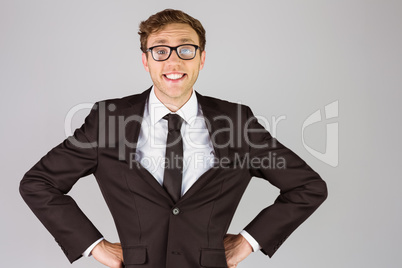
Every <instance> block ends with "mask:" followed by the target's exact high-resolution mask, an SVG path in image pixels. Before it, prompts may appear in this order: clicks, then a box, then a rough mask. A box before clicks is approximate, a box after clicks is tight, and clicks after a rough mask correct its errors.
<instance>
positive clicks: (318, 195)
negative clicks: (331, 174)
mask: <svg viewBox="0 0 402 268" xmlns="http://www.w3.org/2000/svg"><path fill="white" fill-rule="evenodd" d="M310 192H311V193H312V195H313V196H314V198H313V200H314V202H313V203H314V204H313V205H314V206H315V207H319V206H320V205H321V204H322V203H323V202H324V201H325V200H326V199H327V197H328V188H327V184H326V183H325V181H323V180H320V181H317V182H315V183H314V184H313V185H311V189H310Z"/></svg>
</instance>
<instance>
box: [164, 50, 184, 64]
mask: <svg viewBox="0 0 402 268" xmlns="http://www.w3.org/2000/svg"><path fill="white" fill-rule="evenodd" d="M177 53H178V52H177V50H175V51H172V54H170V57H169V58H168V59H167V61H171V62H179V61H181V59H180V58H179V55H178V54H177Z"/></svg>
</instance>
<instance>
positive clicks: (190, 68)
mask: <svg viewBox="0 0 402 268" xmlns="http://www.w3.org/2000/svg"><path fill="white" fill-rule="evenodd" d="M182 44H194V45H199V39H198V35H197V33H196V32H195V31H194V29H193V28H191V26H189V25H187V24H182V23H174V24H168V25H166V26H165V27H164V28H162V29H161V30H159V31H158V32H156V33H153V34H150V35H149V37H148V41H147V48H150V47H153V46H157V45H167V46H171V47H175V46H179V45H182ZM200 53H201V52H200V50H197V53H196V56H195V58H194V59H192V60H182V59H180V58H179V57H178V56H177V53H176V52H175V51H172V54H171V55H170V57H169V58H168V59H167V60H165V61H155V60H154V59H153V58H152V55H151V52H147V54H148V55H147V54H146V53H143V54H142V63H143V64H144V68H145V70H146V71H147V72H149V73H150V75H151V79H152V82H153V84H154V89H155V94H156V96H157V97H158V98H159V100H161V101H162V102H163V103H164V104H165V105H166V104H172V105H175V106H180V107H181V106H182V105H183V104H184V103H185V102H186V101H187V100H188V99H189V98H190V96H191V91H192V88H193V85H194V83H195V81H196V80H197V77H198V73H199V71H200V70H201V69H202V68H203V66H204V61H205V51H203V52H202V53H201V56H200ZM180 107H176V108H177V109H178V108H180Z"/></svg>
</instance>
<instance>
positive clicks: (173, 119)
mask: <svg viewBox="0 0 402 268" xmlns="http://www.w3.org/2000/svg"><path fill="white" fill-rule="evenodd" d="M163 119H166V120H168V129H169V131H180V128H181V125H182V124H183V118H181V116H180V115H178V114H171V113H169V114H167V115H165V116H164V117H163Z"/></svg>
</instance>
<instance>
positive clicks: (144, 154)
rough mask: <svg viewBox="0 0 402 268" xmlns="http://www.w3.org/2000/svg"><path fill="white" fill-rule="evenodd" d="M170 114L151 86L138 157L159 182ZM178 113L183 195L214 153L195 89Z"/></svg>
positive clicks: (253, 242)
mask: <svg viewBox="0 0 402 268" xmlns="http://www.w3.org/2000/svg"><path fill="white" fill-rule="evenodd" d="M168 113H172V112H171V111H170V110H169V109H168V108H166V106H165V105H163V103H161V102H160V100H159V99H158V98H157V97H156V95H155V91H154V88H152V90H151V92H150V94H149V98H148V100H147V102H146V103H145V109H144V114H143V119H142V122H141V130H140V134H139V137H138V142H137V148H136V154H135V159H136V160H137V161H138V162H140V163H141V165H142V166H143V167H144V168H146V169H147V170H148V171H149V173H151V174H152V175H153V177H154V178H155V179H156V180H157V181H158V182H159V184H160V185H163V174H164V168H163V165H164V163H165V161H164V160H165V152H166V139H167V134H168V121H167V120H165V119H163V117H164V116H165V115H166V114H168ZM175 113H176V114H178V115H179V116H180V117H182V118H183V120H184V122H183V124H182V126H181V129H180V132H181V136H182V137H183V178H182V187H181V195H184V193H186V192H187V191H188V189H190V187H191V186H192V185H193V184H194V183H195V182H196V181H197V179H198V178H199V177H200V176H201V175H202V174H203V173H205V172H206V171H207V170H208V169H210V168H212V167H213V164H214V162H213V160H214V156H215V152H214V148H213V145H212V142H211V139H210V137H209V132H208V129H207V127H206V124H205V120H204V117H203V113H202V110H201V106H200V105H199V104H198V101H197V97H196V94H195V93H194V91H193V92H192V94H191V97H190V99H189V100H188V101H187V102H186V103H185V104H184V105H183V106H182V107H181V108H180V109H179V110H177V111H176V112H175ZM240 234H241V235H242V236H243V237H244V238H245V239H246V240H247V241H248V242H249V243H250V245H251V246H252V248H253V251H257V250H259V249H261V247H260V245H259V244H258V242H257V241H256V240H255V239H254V238H253V237H252V236H251V235H250V234H249V233H247V232H246V231H244V230H243V231H241V232H240ZM100 241H102V239H100V240H98V241H96V242H95V243H94V244H92V245H91V246H90V247H89V248H88V249H87V250H86V251H85V252H84V254H83V255H84V256H90V252H91V251H92V249H93V248H94V247H95V246H96V245H97V244H98V243H99V242H100Z"/></svg>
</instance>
